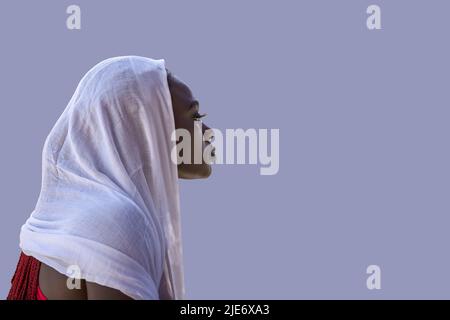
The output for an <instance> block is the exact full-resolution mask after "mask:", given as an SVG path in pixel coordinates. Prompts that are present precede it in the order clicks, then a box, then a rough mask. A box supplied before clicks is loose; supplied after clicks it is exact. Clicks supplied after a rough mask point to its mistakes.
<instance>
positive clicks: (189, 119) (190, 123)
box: [167, 71, 212, 179]
mask: <svg viewBox="0 0 450 320" xmlns="http://www.w3.org/2000/svg"><path fill="white" fill-rule="evenodd" d="M167 81H168V84H169V89H170V95H171V97H172V107H173V114H174V118H175V129H185V130H187V131H188V132H189V134H190V136H191V158H192V159H191V161H190V163H181V164H179V165H178V177H179V178H182V179H201V178H208V177H209V176H210V175H211V170H212V169H211V165H210V164H208V163H205V161H204V159H203V150H204V149H205V148H206V146H207V145H209V144H210V141H203V134H204V133H205V131H206V130H208V129H209V127H208V126H206V125H205V124H203V123H202V122H199V120H200V118H202V117H203V116H205V114H201V113H200V110H199V107H200V105H199V103H198V101H197V100H196V99H195V98H194V96H193V95H192V92H191V90H190V89H189V87H188V86H187V85H186V84H185V83H184V82H183V81H181V80H180V79H178V78H177V77H175V76H174V75H173V74H171V73H170V72H169V71H168V72H167ZM195 130H197V131H200V130H201V134H198V133H200V132H197V134H196V135H194V131H195ZM194 139H199V140H200V141H199V145H200V144H201V146H202V148H201V151H202V157H201V158H202V163H194ZM177 142H178V141H177ZM182 155H183V153H182V151H181V153H180V156H182Z"/></svg>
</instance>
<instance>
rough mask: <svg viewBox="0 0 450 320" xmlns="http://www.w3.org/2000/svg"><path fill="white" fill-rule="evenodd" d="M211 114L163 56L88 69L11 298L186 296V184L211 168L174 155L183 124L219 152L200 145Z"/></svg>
mask: <svg viewBox="0 0 450 320" xmlns="http://www.w3.org/2000/svg"><path fill="white" fill-rule="evenodd" d="M203 116H204V114H200V113H199V104H198V101H197V100H196V99H195V98H194V96H193V94H192V92H191V90H190V89H189V87H188V86H187V85H186V84H185V83H183V82H182V81H181V80H180V79H178V78H177V77H175V76H174V75H172V74H171V73H170V72H169V71H168V70H167V69H166V67H165V62H164V60H162V59H161V60H153V59H150V58H146V57H141V56H120V57H114V58H109V59H106V60H103V61H101V62H100V63H98V64H97V65H95V66H94V67H93V68H92V69H90V70H89V71H88V72H87V73H86V74H85V75H84V76H83V78H82V79H81V81H80V82H79V84H78V86H77V88H76V90H75V93H74V94H73V96H72V98H71V99H70V101H69V103H68V105H67V106H66V108H65V109H64V111H63V113H62V114H61V116H60V117H59V118H58V120H57V121H56V123H55V125H54V126H53V128H52V129H51V131H50V133H49V135H48V136H47V138H46V140H45V143H44V147H43V151H42V184H41V191H40V194H39V198H38V200H37V203H36V206H35V209H34V210H33V212H32V213H31V215H30V217H29V218H28V219H27V221H26V222H25V224H24V225H23V226H22V228H21V230H20V249H21V255H20V259H19V262H18V265H17V269H16V271H15V274H14V276H13V278H12V281H11V282H12V285H11V289H10V291H9V294H8V299H32V300H36V299H37V300H40V299H184V274H183V254H182V243H181V225H180V222H181V219H180V205H179V189H178V179H179V178H184V179H198V178H207V177H209V176H210V174H211V165H210V163H211V162H209V161H207V160H204V159H203V157H202V159H203V160H202V162H201V163H197V164H195V163H193V162H194V161H191V162H190V163H180V164H177V162H174V161H173V159H172V158H171V152H172V150H174V148H175V150H176V147H177V145H176V143H177V141H175V139H173V133H174V131H175V130H176V129H185V130H187V131H188V132H189V133H191V137H192V139H191V142H192V145H191V146H192V148H194V144H198V143H200V144H201V145H202V151H203V150H205V149H206V148H207V147H208V146H209V144H210V143H211V141H210V140H208V139H204V138H203V135H200V138H201V142H199V141H194V137H196V136H198V135H194V132H195V131H196V130H197V133H198V131H200V132H201V133H202V134H203V133H205V131H206V130H208V129H209V128H208V127H207V126H206V125H204V124H203V123H202V120H201V118H202V117H203ZM208 131H209V130H208ZM204 140H206V141H204ZM209 148H211V147H209ZM191 154H192V158H193V157H194V152H191ZM213 156H214V155H213V154H212V157H213Z"/></svg>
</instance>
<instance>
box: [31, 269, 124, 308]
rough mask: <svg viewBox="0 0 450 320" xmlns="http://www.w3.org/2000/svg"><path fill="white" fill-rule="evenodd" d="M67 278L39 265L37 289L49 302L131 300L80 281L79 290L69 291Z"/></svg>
mask: <svg viewBox="0 0 450 320" xmlns="http://www.w3.org/2000/svg"><path fill="white" fill-rule="evenodd" d="M67 280H68V277H67V276H66V275H64V274H61V273H59V272H58V271H56V270H55V269H53V268H51V267H50V266H48V265H46V264H44V263H41V268H40V271H39V287H40V288H41V290H42V293H43V294H44V295H45V296H46V297H47V299H49V300H131V299H132V298H130V297H128V296H127V295H125V294H124V293H122V292H121V291H119V290H116V289H113V288H109V287H105V286H102V285H99V284H97V283H94V282H89V281H86V280H84V279H81V283H80V289H77V288H74V289H69V288H68V286H67Z"/></svg>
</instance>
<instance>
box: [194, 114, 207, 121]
mask: <svg viewBox="0 0 450 320" xmlns="http://www.w3.org/2000/svg"><path fill="white" fill-rule="evenodd" d="M205 116H206V113H202V114H200V113H198V112H197V113H196V114H195V115H194V121H200V120H201V118H203V117H205Z"/></svg>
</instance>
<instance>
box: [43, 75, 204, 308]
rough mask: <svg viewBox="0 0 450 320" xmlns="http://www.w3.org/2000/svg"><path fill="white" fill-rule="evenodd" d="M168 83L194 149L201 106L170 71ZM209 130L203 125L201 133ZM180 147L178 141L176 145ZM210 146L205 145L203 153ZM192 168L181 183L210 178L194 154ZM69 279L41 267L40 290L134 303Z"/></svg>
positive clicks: (54, 295)
mask: <svg viewBox="0 0 450 320" xmlns="http://www.w3.org/2000/svg"><path fill="white" fill-rule="evenodd" d="M167 74H168V76H167V82H168V84H169V89H170V95H171V98H172V108H173V114H174V120H175V129H181V128H183V129H186V130H188V131H189V133H190V134H191V137H192V138H191V143H192V144H191V146H192V150H193V148H194V128H195V123H196V122H195V121H197V120H198V119H200V118H201V117H202V116H204V115H202V114H200V113H199V104H198V102H197V100H196V99H195V98H194V96H193V94H192V92H191V90H190V89H189V87H188V86H187V85H186V84H185V83H184V82H183V81H181V80H180V79H178V78H177V77H176V76H174V75H173V74H171V73H170V72H169V71H168V70H167ZM207 129H209V127H208V126H206V125H205V124H202V133H205V131H206V130H207ZM177 143H178V141H177ZM208 144H210V142H207V141H206V142H205V141H202V151H203V150H204V148H205V147H206V146H207V145H208ZM191 154H192V160H191V163H190V164H185V163H181V164H179V165H178V178H180V179H204V178H208V177H209V176H210V175H211V165H209V164H207V163H205V162H204V161H202V163H201V164H200V163H199V164H195V163H194V152H193V151H192V152H191ZM67 279H68V278H67V276H65V275H63V274H61V273H59V272H58V271H56V270H55V269H53V268H51V267H49V266H48V265H46V264H44V263H41V268H40V272H39V287H40V288H41V290H42V293H43V294H44V295H45V296H46V297H47V299H49V300H131V299H132V298H130V297H129V296H127V295H125V294H124V293H122V292H121V291H119V290H116V289H113V288H109V287H105V286H102V285H99V284H97V283H95V282H89V281H86V280H84V279H81V288H80V289H72V290H70V289H69V288H68V287H67Z"/></svg>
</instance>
